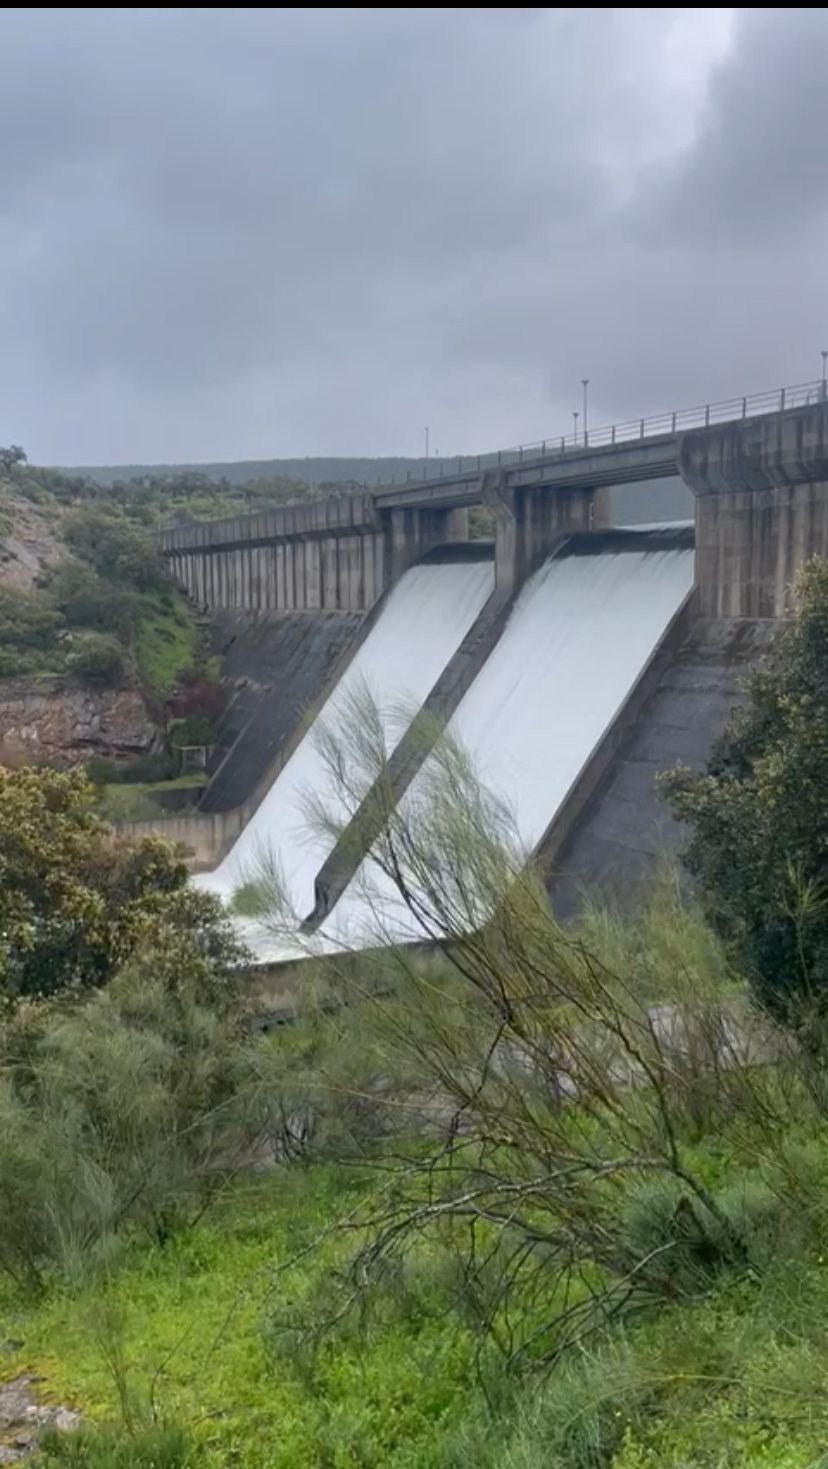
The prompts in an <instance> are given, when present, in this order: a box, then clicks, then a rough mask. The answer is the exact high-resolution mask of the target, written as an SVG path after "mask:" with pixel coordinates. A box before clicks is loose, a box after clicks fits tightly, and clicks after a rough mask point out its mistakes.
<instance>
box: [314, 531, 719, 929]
mask: <svg viewBox="0 0 828 1469" xmlns="http://www.w3.org/2000/svg"><path fill="white" fill-rule="evenodd" d="M672 539H673V542H674V543H673V544H672V545H670V544H669V541H670V537H669V536H667V537H665V536H664V535H659V534H653V535H647V534H646V533H635V532H632V533H621V534H619V533H609V534H608V535H607V536H606V537H602V536H593V537H589V538H587V537H584V538H578V537H574V538H573V539H572V541H571V542H569V543H568V545H567V546H565V547H564V548H563V550H562V552H561V553H560V554H558V555H556V556H552V557H550V558H549V559H548V560H547V561H546V562H544V564H543V565H542V566H541V567H540V568H539V569H538V570H537V571H536V572H535V573H534V574H533V575H532V576H531V577H530V578H529V580H528V581H527V583H526V585H525V586H524V588H523V590H522V592H521V593H520V595H519V597H518V599H517V601H516V603H515V606H514V608H513V611H512V613H511V616H510V617H509V620H508V622H507V624H506V627H505V629H504V631H503V633H502V636H501V637H500V639H499V641H498V643H497V645H496V647H495V649H494V650H493V652H492V653H491V654H490V656H489V658H488V659H487V661H486V663H485V665H484V667H483V669H482V670H481V672H480V673H479V674H478V676H477V678H476V679H475V680H474V682H473V684H472V686H471V688H470V689H469V690H468V692H467V693H466V695H465V697H464V698H463V699H462V701H461V702H460V704H459V706H458V708H457V710H456V712H455V714H454V716H453V717H452V719H451V720H450V721H449V725H448V732H449V735H450V737H451V738H452V739H453V740H455V741H456V742H457V743H458V744H459V745H460V746H461V747H462V749H463V750H464V751H465V752H466V753H467V754H468V757H469V760H470V762H471V766H472V769H473V770H474V772H475V775H476V776H477V778H478V779H479V780H480V782H481V783H482V785H483V786H485V787H486V788H488V790H490V791H491V792H492V794H493V795H494V796H495V797H496V798H497V799H498V800H499V801H501V802H502V803H504V805H505V806H506V807H508V809H509V810H510V811H511V813H512V816H513V818H514V824H515V827H516V831H517V836H518V839H519V841H520V844H521V846H522V848H523V849H524V850H525V852H526V854H527V855H529V854H530V853H531V852H532V851H533V849H534V848H535V847H536V845H537V844H538V842H539V841H540V840H541V838H542V837H543V835H544V832H545V831H546V829H547V827H548V826H549V824H550V822H552V820H553V819H554V817H555V814H556V812H557V811H558V809H559V808H560V806H561V804H562V802H563V801H564V799H565V798H566V795H567V793H568V791H569V789H570V787H571V786H572V784H573V782H574V781H575V780H576V778H577V776H578V774H579V771H580V770H581V768H582V767H583V765H584V763H585V762H586V761H587V759H588V758H589V756H590V753H591V751H592V750H593V748H594V747H595V745H596V744H597V743H598V741H599V740H600V739H601V737H602V736H603V735H604V733H605V732H606V730H607V729H608V728H609V727H610V725H611V724H612V722H613V720H614V718H615V716H616V713H617V711H618V709H619V708H620V706H621V705H622V703H623V702H624V700H625V698H626V696H627V694H628V692H629V690H630V689H631V687H632V686H633V684H634V683H635V681H636V679H637V678H638V676H639V675H640V673H641V672H642V669H643V668H644V666H645V664H646V663H647V661H648V660H649V658H650V657H651V656H652V654H653V652H654V651H655V649H656V648H657V646H658V644H659V643H660V641H661V639H662V637H663V635H664V633H665V630H666V628H667V627H668V625H669V623H670V621H671V619H672V618H673V617H674V615H675V614H676V613H677V612H678V610H679V608H680V607H681V606H682V604H683V603H684V601H685V599H686V598H687V596H688V594H689V592H690V590H691V588H692V585H693V550H692V544H688V543H687V537H686V536H685V538H684V544H682V537H681V533H680V532H678V533H676V534H675V535H674V536H673V538H672ZM431 758H432V760H433V759H434V757H431ZM429 773H430V772H429V761H428V760H427V761H426V763H425V765H424V766H423V769H422V770H421V772H420V773H419V774H418V776H417V777H415V779H414V781H413V783H412V786H411V788H410V790H409V791H408V792H407V793H406V795H405V797H404V798H403V801H404V803H405V802H407V803H416V801H417V799H418V796H419V795H421V793H422V792H423V791H424V790H426V789H427V788H428V784H429ZM322 933H323V937H324V939H325V940H327V941H328V943H330V944H331V946H332V947H340V946H342V947H363V946H366V945H370V944H376V943H378V942H382V943H388V942H403V943H404V942H417V941H420V940H422V939H423V937H424V936H425V935H424V933H423V930H422V928H421V927H420V925H419V924H418V923H417V922H416V921H415V919H414V918H413V917H412V915H411V913H410V912H409V911H408V909H407V908H406V907H405V906H404V905H403V903H402V901H401V899H400V897H399V894H398V892H397V889H396V888H395V887H394V885H393V883H392V882H391V880H390V878H388V877H387V876H386V874H385V873H384V872H383V871H382V870H381V868H380V866H379V865H378V862H377V860H376V858H375V857H373V856H372V855H371V854H370V853H369V855H368V856H367V858H366V859H365V860H364V861H363V863H362V866H361V868H360V870H359V871H358V873H357V874H356V876H355V878H354V880H353V881H352V882H351V884H350V885H349V887H348V888H347V889H346V891H345V893H344V894H343V895H342V897H341V898H340V900H339V902H338V904H337V905H336V907H335V908H334V910H333V912H332V914H331V915H330V917H329V919H328V920H327V921H326V923H325V925H324V927H323V930H322Z"/></svg>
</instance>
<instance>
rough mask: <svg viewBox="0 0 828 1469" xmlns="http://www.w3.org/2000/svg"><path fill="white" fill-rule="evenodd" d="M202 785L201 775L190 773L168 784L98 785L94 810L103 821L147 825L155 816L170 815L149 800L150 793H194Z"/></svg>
mask: <svg viewBox="0 0 828 1469" xmlns="http://www.w3.org/2000/svg"><path fill="white" fill-rule="evenodd" d="M206 784H207V776H206V775H205V773H204V771H202V770H190V771H188V772H187V773H186V774H185V775H177V776H175V777H174V778H173V779H172V780H155V781H147V782H141V781H134V782H132V783H130V784H127V783H126V782H118V783H115V784H109V785H102V786H100V787H99V788H98V791H97V795H96V801H95V809H96V811H97V812H98V815H99V816H103V818H104V819H105V820H106V821H151V820H153V819H154V818H156V817H159V816H161V817H163V816H165V815H173V814H174V813H173V812H166V811H165V810H164V808H163V807H162V806H159V805H158V804H157V802H155V801H153V800H151V799H150V797H151V796H152V793H153V791H184V790H192V791H196V790H200V789H201V788H202V787H203V786H205V785H206Z"/></svg>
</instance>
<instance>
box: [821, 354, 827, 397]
mask: <svg viewBox="0 0 828 1469" xmlns="http://www.w3.org/2000/svg"><path fill="white" fill-rule="evenodd" d="M826 362H828V351H825V352H823V353H822V401H823V403H824V402H825V399H826V398H828V377H826V370H825V364H826Z"/></svg>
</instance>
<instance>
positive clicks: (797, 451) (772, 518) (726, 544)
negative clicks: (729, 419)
mask: <svg viewBox="0 0 828 1469" xmlns="http://www.w3.org/2000/svg"><path fill="white" fill-rule="evenodd" d="M679 467H680V470H681V474H682V478H683V479H684V481H685V483H686V484H688V485H689V486H690V488H691V490H692V491H693V493H694V495H695V497H696V578H697V582H698V587H699V610H700V613H701V615H702V616H704V617H746V618H755V617H781V616H784V615H785V612H786V604H787V596H786V594H787V589H788V587H789V586H790V584H791V582H792V581H793V579H794V577H795V576H796V573H797V571H798V569H799V567H800V566H801V565H802V563H803V561H806V560H807V559H808V557H810V556H816V555H821V556H824V555H828V404H826V403H819V404H814V405H812V406H811V407H808V408H801V409H796V410H794V411H788V412H787V413H784V414H782V413H777V414H769V415H768V416H767V417H765V418H755V419H748V420H747V421H746V422H744V423H737V424H726V425H723V426H722V427H721V428H715V429H705V430H698V431H697V432H695V433H689V434H686V435H685V437H684V439H683V442H682V445H681V449H680V453H679Z"/></svg>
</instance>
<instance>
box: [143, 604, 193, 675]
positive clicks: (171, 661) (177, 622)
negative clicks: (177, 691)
mask: <svg viewBox="0 0 828 1469" xmlns="http://www.w3.org/2000/svg"><path fill="white" fill-rule="evenodd" d="M141 604H142V612H141V616H140V619H139V622H138V625H137V627H136V630H135V644H134V652H135V661H136V665H137V668H138V673H139V676H140V678H141V680H142V682H143V683H144V685H145V686H146V687H147V688H148V689H149V690H150V691H151V692H152V693H154V694H157V695H160V696H161V697H162V698H163V697H164V696H165V695H167V694H169V693H171V691H172V689H173V686H174V684H175V680H176V675H177V674H179V673H180V672H181V670H182V669H184V668H188V667H190V665H191V664H192V661H193V656H194V653H195V651H196V641H197V629H196V625H195V622H194V620H193V617H192V614H191V612H190V610H189V608H188V606H187V603H186V601H185V599H184V597H183V596H181V595H180V593H178V592H172V591H171V592H170V593H169V594H168V595H166V596H146V595H145V596H144V597H142V599H141Z"/></svg>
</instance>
